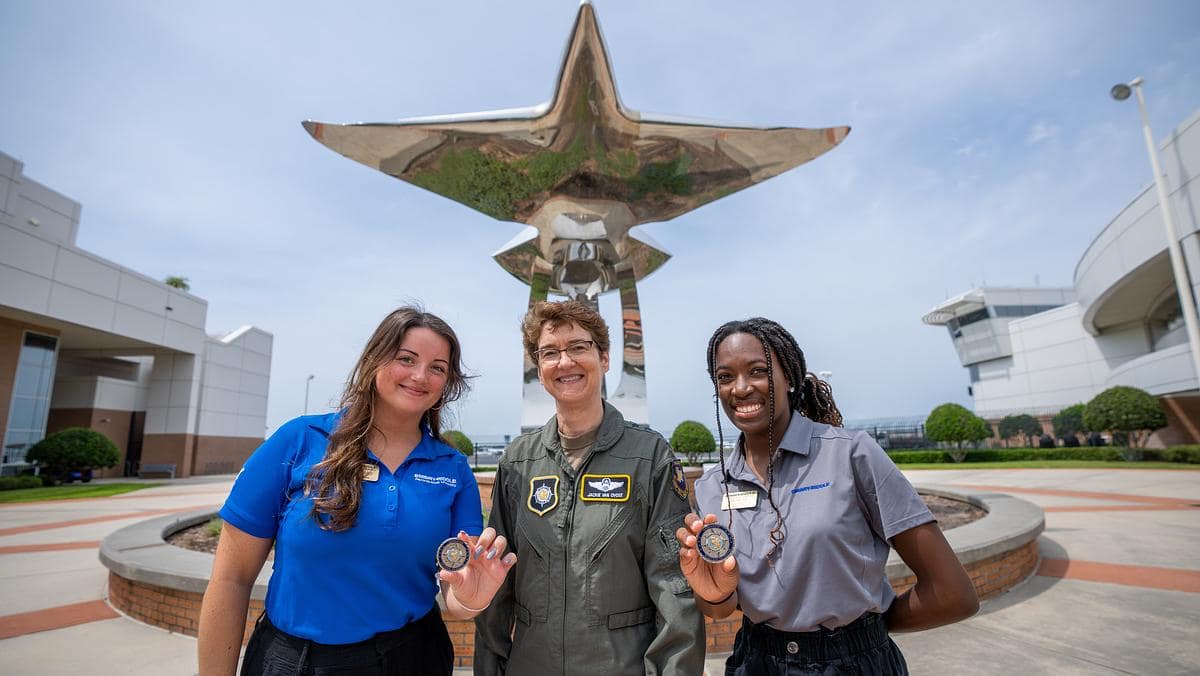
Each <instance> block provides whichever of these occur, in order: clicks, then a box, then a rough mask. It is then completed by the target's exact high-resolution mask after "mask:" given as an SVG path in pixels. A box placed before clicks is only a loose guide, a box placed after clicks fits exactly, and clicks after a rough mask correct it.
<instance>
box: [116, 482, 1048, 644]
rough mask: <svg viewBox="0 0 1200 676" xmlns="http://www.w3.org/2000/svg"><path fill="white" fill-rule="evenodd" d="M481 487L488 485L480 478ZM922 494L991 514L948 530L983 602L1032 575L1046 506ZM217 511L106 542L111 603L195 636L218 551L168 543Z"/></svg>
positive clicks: (726, 627)
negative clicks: (961, 502) (203, 550)
mask: <svg viewBox="0 0 1200 676" xmlns="http://www.w3.org/2000/svg"><path fill="white" fill-rule="evenodd" d="M481 483H482V481H481ZM917 489H918V490H919V491H920V492H921V493H926V494H931V495H940V496H942V497H947V498H951V499H957V500H963V501H966V502H970V503H972V504H974V505H976V506H978V507H981V508H983V509H985V510H987V512H988V514H987V516H985V517H984V518H982V519H980V520H978V521H975V522H973V523H969V524H967V525H965V526H960V527H958V528H954V529H952V530H949V531H946V539H947V540H948V541H949V542H950V546H951V547H953V548H954V552H955V554H957V555H958V558H959V560H960V561H962V563H963V566H964V567H965V568H966V569H967V573H968V574H969V575H970V576H971V580H972V582H974V583H975V590H976V591H977V592H978V594H979V598H980V599H987V598H990V597H993V596H996V595H997V594H1000V593H1002V592H1004V591H1006V590H1008V589H1011V588H1012V587H1013V586H1015V585H1016V584H1018V583H1019V582H1021V581H1022V580H1024V579H1025V578H1027V577H1029V576H1030V575H1032V574H1033V572H1034V570H1035V569H1036V568H1037V563H1038V549H1037V537H1038V535H1039V534H1041V532H1042V529H1043V527H1044V526H1045V518H1044V514H1043V513H1042V510H1041V508H1040V507H1037V506H1036V505H1034V504H1032V503H1030V502H1027V501H1025V500H1021V499H1019V498H1014V497H1012V496H1010V495H1005V494H1002V493H981V492H965V491H960V490H950V489H946V488H941V487H937V486H918V487H917ZM214 515H215V512H214V511H213V510H211V509H206V510H201V511H197V512H191V513H188V514H182V515H173V516H165V517H160V518H156V519H150V520H148V521H143V522H141V523H138V524H134V525H132V526H128V527H126V528H122V529H121V530H118V531H116V532H114V533H112V534H111V535H109V536H108V537H106V538H104V541H103V542H102V543H101V545H100V561H101V562H102V563H103V564H104V565H105V566H106V567H108V569H109V575H108V602H109V603H110V604H111V605H112V606H113V607H114V608H116V609H117V610H119V611H121V612H123V613H125V614H126V615H128V616H130V617H132V618H134V619H137V620H141V621H142V622H145V623H147V624H151V625H154V626H156V627H162V628H164V629H168V630H170V631H174V632H177V633H181V634H186V635H188V636H195V635H196V629H197V627H198V625H199V621H200V599H201V597H202V596H203V595H204V589H205V588H206V587H207V586H208V577H209V574H210V572H211V571H212V562H213V557H212V554H206V553H204V552H196V551H191V550H188V549H183V548H180V547H176V546H174V545H170V544H167V542H166V538H167V537H168V536H170V535H171V534H172V533H175V532H177V531H180V530H183V529H185V528H188V527H190V526H194V525H196V524H199V523H203V522H205V521H208V520H209V519H211V518H212V517H213V516H214ZM887 574H888V579H889V580H890V581H891V583H892V587H893V588H894V589H895V590H896V592H897V593H899V592H903V591H904V590H906V589H908V588H909V587H911V586H912V585H913V583H914V582H915V578H914V577H913V574H912V571H911V570H910V569H909V568H908V566H906V565H905V564H904V562H903V561H901V560H900V558H899V557H898V556H896V554H895V552H893V553H892V557H891V558H890V559H889V560H888V564H887ZM270 576H271V571H270V570H269V567H267V566H264V570H263V572H262V573H261V574H260V575H259V577H258V580H257V581H256V583H255V585H254V590H253V591H252V592H251V594H250V611H249V613H247V616H246V632H245V638H249V636H250V630H251V629H252V628H253V623H254V620H255V619H257V618H258V615H259V614H260V613H261V612H262V609H263V599H264V598H265V597H266V593H267V580H268V579H270ZM741 622H742V616H741V613H737V612H735V613H734V614H733V615H731V616H730V617H727V618H725V619H723V620H718V621H713V620H711V619H706V620H705V625H706V626H705V628H706V630H707V652H708V653H710V654H712V653H720V652H728V651H729V650H732V648H733V637H734V634H736V633H737V630H738V628H739V627H740V626H741ZM446 627H447V629H448V630H449V631H450V638H451V639H452V640H453V641H454V654H455V661H456V663H457V665H458V666H463V667H469V666H470V665H471V660H472V655H473V651H474V639H475V625H474V623H473V622H470V621H467V622H462V621H456V620H449V621H447V622H446Z"/></svg>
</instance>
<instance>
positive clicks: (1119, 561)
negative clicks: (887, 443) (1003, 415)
mask: <svg viewBox="0 0 1200 676" xmlns="http://www.w3.org/2000/svg"><path fill="white" fill-rule="evenodd" d="M905 474H906V475H907V476H909V478H910V479H911V480H912V481H913V482H914V483H918V484H924V485H935V484H936V485H946V486H950V487H965V488H972V489H979V490H991V491H997V492H1004V493H1010V494H1012V495H1016V496H1018V497H1021V498H1024V499H1026V500H1029V501H1031V502H1033V503H1035V504H1037V505H1039V506H1041V507H1042V508H1043V509H1045V511H1046V530H1045V532H1044V533H1043V535H1042V536H1041V538H1040V539H1039V545H1040V548H1041V555H1042V562H1041V564H1040V567H1039V569H1038V573H1037V574H1036V575H1035V576H1034V577H1032V578H1030V579H1029V580H1027V581H1026V582H1024V583H1022V584H1021V585H1020V586H1019V587H1017V588H1016V589H1014V590H1012V591H1010V592H1009V593H1007V594H1004V595H1001V596H999V597H996V598H994V599H990V600H988V601H985V602H984V603H983V606H982V609H981V610H980V612H979V614H978V615H977V616H975V617H974V618H972V619H970V620H968V621H966V622H962V623H960V624H957V625H953V626H950V627H944V628H941V629H937V630H933V631H928V632H922V633H918V634H903V635H898V636H896V637H895V638H896V640H897V642H898V643H899V644H900V646H901V648H903V650H904V653H905V656H906V658H907V659H908V664H909V667H910V669H911V670H912V671H913V673H920V674H931V673H971V674H1002V673H1003V674H1007V673H1023V674H1085V673H1086V674H1106V673H1136V674H1183V673H1198V672H1200V564H1198V563H1197V562H1196V561H1197V558H1196V557H1197V554H1200V471H1168V470H1106V469H1081V470H970V469H962V470H945V471H913V472H906V473H905ZM231 483H232V477H228V476H226V477H201V478H194V479H183V480H176V481H169V482H164V485H162V486H159V487H155V488H149V489H146V490H142V491H137V492H135V493H130V494H126V495H120V496H115V497H110V498H99V499H85V500H64V501H54V502H41V503H23V504H15V505H0V673H3V674H6V675H14V676H15V675H18V674H73V673H80V672H83V673H89V674H120V675H121V676H141V675H146V676H151V675H153V676H159V675H163V674H194V673H196V657H195V650H196V643H195V640H194V639H192V638H190V637H187V636H181V635H177V634H171V633H168V632H166V631H164V630H161V629H157V628H154V627H150V626H147V625H144V624H141V623H139V622H136V621H133V620H131V619H128V618H126V617H123V616H121V615H120V614H119V613H117V612H116V611H114V610H113V609H112V608H110V607H109V606H108V605H107V603H106V602H105V595H106V583H107V578H108V571H107V569H106V568H104V567H103V566H102V565H101V564H100V562H99V559H98V557H97V552H98V548H99V545H100V541H101V540H102V539H103V538H104V537H105V536H106V535H108V534H109V533H111V532H113V531H115V530H117V529H119V528H123V527H125V526H128V525H131V524H134V523H137V522H139V521H142V520H144V519H148V518H151V517H154V516H160V515H163V514H169V513H174V512H185V511H192V510H195V509H199V508H203V507H207V506H212V507H215V506H217V505H219V504H220V503H221V502H222V500H223V499H224V497H225V494H226V493H227V492H228V490H229V487H230V485H231ZM721 657H722V656H713V659H711V660H710V662H709V673H710V674H719V673H722V672H721ZM463 673H466V671H465V670H464V672H463Z"/></svg>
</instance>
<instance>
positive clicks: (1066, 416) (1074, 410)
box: [1052, 404, 1091, 439]
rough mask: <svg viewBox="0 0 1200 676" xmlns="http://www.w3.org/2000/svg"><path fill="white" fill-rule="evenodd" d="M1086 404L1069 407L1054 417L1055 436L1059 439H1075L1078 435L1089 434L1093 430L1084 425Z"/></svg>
mask: <svg viewBox="0 0 1200 676" xmlns="http://www.w3.org/2000/svg"><path fill="white" fill-rule="evenodd" d="M1084 408H1086V406H1085V405H1084V404H1075V405H1074V406H1068V407H1066V408H1064V409H1063V410H1061V411H1059V412H1058V415H1056V416H1054V420H1053V422H1052V424H1053V425H1054V436H1056V437H1058V438H1059V439H1067V438H1069V437H1074V436H1075V435H1076V434H1087V433H1088V432H1090V431H1091V430H1089V429H1088V428H1087V426H1086V425H1084V424H1083V409H1084Z"/></svg>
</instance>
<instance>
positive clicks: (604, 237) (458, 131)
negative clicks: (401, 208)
mask: <svg viewBox="0 0 1200 676" xmlns="http://www.w3.org/2000/svg"><path fill="white" fill-rule="evenodd" d="M304 128H305V129H306V130H308V133H309V134H311V135H312V137H313V138H315V139H316V140H318V141H320V142H321V143H323V144H324V145H326V146H327V147H329V148H330V149H332V150H334V151H336V152H338V153H340V154H342V155H345V156H346V157H349V158H350V159H352V160H355V161H358V162H361V163H363V164H365V165H367V166H369V167H372V168H375V169H378V170H379V171H382V172H384V173H386V174H388V175H389V176H394V177H395V178H398V179H400V180H402V181H405V182H408V183H412V184H413V185H417V186H420V187H422V188H425V189H427V190H430V191H433V192H435V193H437V194H439V195H442V196H443V197H448V198H450V199H452V200H455V201H457V202H461V203H462V204H465V205H467V206H469V207H471V208H473V209H475V210H477V211H481V212H483V213H485V214H487V215H489V216H492V217H494V218H496V219H498V220H502V221H515V222H518V223H525V224H527V225H528V226H530V227H527V228H525V230H524V231H523V232H521V233H520V234H518V235H517V236H516V237H515V238H513V239H512V240H511V241H510V242H509V243H508V244H506V245H505V246H504V247H503V248H501V250H500V251H498V252H497V253H496V254H495V255H494V256H493V258H495V260H496V262H498V263H499V264H500V265H501V266H502V267H503V268H504V269H505V270H507V271H508V272H509V273H511V274H512V275H513V276H515V277H516V278H517V279H520V280H521V281H523V282H525V283H526V284H528V285H529V286H530V297H529V302H530V305H532V304H533V303H535V302H537V301H539V300H545V299H546V297H547V295H548V294H551V293H553V294H558V295H565V296H568V297H570V298H575V299H579V300H584V301H587V302H590V303H592V304H593V305H594V304H596V303H597V298H598V296H599V295H600V294H602V293H604V292H606V291H611V290H614V289H615V290H619V291H620V294H621V307H622V323H623V334H624V352H623V355H622V356H623V364H622V374H621V381H620V384H619V386H618V388H617V392H616V393H615V394H614V395H613V396H612V397H610V401H611V402H612V403H613V404H614V405H615V406H617V407H618V408H619V409H620V410H621V411H622V413H623V414H624V415H625V417H626V418H627V419H629V420H632V421H635V422H643V423H644V422H647V421H648V420H649V415H648V411H647V408H646V382H645V359H644V355H643V351H642V322H641V311H640V306H639V303H638V299H637V282H638V281H639V280H641V279H642V278H644V277H645V276H646V275H648V274H650V273H651V272H653V271H655V270H657V269H658V268H659V267H661V266H662V264H663V263H665V262H666V261H667V259H668V258H670V254H668V253H667V252H665V251H663V250H662V248H660V247H659V246H658V245H657V244H655V243H654V241H653V240H652V239H650V238H649V237H648V236H646V235H645V234H644V233H642V234H639V235H638V236H637V237H635V236H633V234H631V232H630V230H631V229H632V228H633V227H634V226H637V225H639V224H642V223H649V222H654V221H666V220H670V219H672V218H675V217H676V216H679V215H680V214H684V213H687V212H688V211H691V210H692V209H695V208H697V207H699V206H701V205H704V204H707V203H709V202H712V201H714V200H717V199H720V198H722V197H725V196H726V195H729V194H732V193H734V192H737V191H739V190H741V189H743V188H746V187H749V186H751V185H754V184H755V183H760V182H762V181H765V180H766V179H768V178H771V177H772V176H776V175H778V174H781V173H783V172H784V171H787V170H788V169H792V168H794V167H796V166H799V165H801V164H804V163H805V162H808V161H809V160H811V159H813V158H815V157H817V156H818V155H821V154H823V153H825V152H827V151H828V150H830V149H832V148H833V147H834V146H836V145H837V144H838V143H840V142H841V141H842V139H844V138H845V137H846V134H848V133H849V132H850V128H849V127H830V128H826V129H798V128H788V127H775V128H763V127H749V126H720V125H714V124H710V123H707V122H701V121H695V120H688V119H685V118H665V117H657V118H656V117H653V116H650V115H643V114H641V113H639V112H637V111H635V110H630V109H628V108H626V107H625V106H624V105H622V104H621V99H620V97H619V96H618V95H617V88H616V84H615V83H614V82H613V75H612V68H611V65H610V62H609V58H608V52H607V51H606V49H605V46H604V40H603V38H602V37H601V35H600V26H599V24H598V23H597V21H596V14H595V11H594V10H593V9H592V6H591V4H590V3H589V2H586V1H585V2H584V3H583V4H582V5H581V6H580V8H579V13H578V15H577V17H576V19H575V26H574V28H573V29H572V31H571V37H570V39H569V40H568V42H567V50H566V55H565V57H564V58H563V64H562V70H561V71H560V72H559V76H558V84H557V86H556V87H555V90H554V96H553V98H552V99H551V100H550V102H549V103H545V104H542V105H540V106H535V107H533V108H524V109H516V110H504V111H492V112H485V113H474V114H468V115H453V116H437V117H425V118H410V119H407V120H401V121H399V122H390V123H363V124H345V125H342V124H326V123H323V122H313V121H306V122H304ZM524 394H525V399H524V403H525V405H524V408H523V411H522V416H521V424H522V428H530V427H536V426H539V425H541V424H542V423H544V422H545V421H546V419H547V418H548V417H549V416H550V415H551V414H553V413H554V405H553V402H552V401H551V400H550V398H549V396H548V395H547V394H546V393H545V391H544V389H543V388H542V387H541V386H540V385H539V383H538V382H537V365H536V364H534V363H533V362H532V361H531V360H530V359H529V357H528V355H527V356H526V357H525V392H524Z"/></svg>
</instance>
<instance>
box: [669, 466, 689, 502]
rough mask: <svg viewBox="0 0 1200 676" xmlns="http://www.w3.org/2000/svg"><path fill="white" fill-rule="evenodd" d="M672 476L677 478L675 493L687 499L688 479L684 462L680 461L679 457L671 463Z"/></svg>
mask: <svg viewBox="0 0 1200 676" xmlns="http://www.w3.org/2000/svg"><path fill="white" fill-rule="evenodd" d="M671 477H672V478H673V479H674V480H675V485H674V486H673V488H674V489H675V494H676V495H678V496H679V497H681V498H683V499H684V500H687V499H688V488H687V479H686V478H685V477H684V476H683V463H681V462H679V458H676V459H675V460H674V462H672V463H671Z"/></svg>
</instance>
